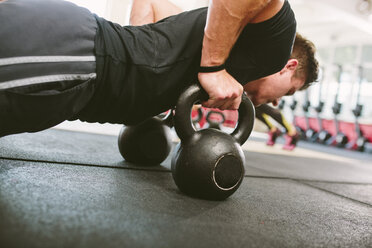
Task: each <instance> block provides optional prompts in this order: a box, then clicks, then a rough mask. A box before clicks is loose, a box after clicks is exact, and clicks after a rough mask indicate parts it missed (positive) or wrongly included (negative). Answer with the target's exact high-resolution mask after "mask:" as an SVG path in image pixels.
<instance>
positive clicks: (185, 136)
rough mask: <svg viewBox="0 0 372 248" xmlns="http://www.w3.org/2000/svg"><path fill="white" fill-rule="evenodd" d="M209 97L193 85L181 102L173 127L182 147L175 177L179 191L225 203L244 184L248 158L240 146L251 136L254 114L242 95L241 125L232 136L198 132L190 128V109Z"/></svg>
mask: <svg viewBox="0 0 372 248" xmlns="http://www.w3.org/2000/svg"><path fill="white" fill-rule="evenodd" d="M207 97H208V96H207V94H206V93H205V91H204V90H202V89H201V87H200V86H199V85H192V86H191V87H189V88H188V89H187V90H186V91H185V92H184V93H183V94H182V95H181V96H180V98H179V99H178V102H177V105H176V110H175V115H174V127H175V130H176V132H177V135H178V136H179V138H180V139H181V143H179V144H178V145H177V148H176V152H175V153H174V155H173V158H172V166H171V168H172V176H173V179H174V181H175V183H176V185H177V186H178V188H179V189H180V190H181V191H182V192H184V193H186V194H188V195H190V196H194V197H198V198H203V199H208V200H223V199H226V198H227V197H229V196H230V195H231V194H233V193H234V192H235V191H236V190H237V189H238V188H239V186H240V184H241V182H242V180H243V177H244V165H245V157H244V153H243V150H242V148H241V145H242V144H243V143H244V142H245V141H246V140H247V139H248V137H249V135H250V134H251V132H252V129H253V124H254V117H255V112H254V111H255V110H254V107H253V104H252V102H251V101H250V100H249V98H248V97H247V96H246V95H243V98H242V103H241V105H240V108H239V120H238V125H237V127H236V128H235V130H234V131H233V132H232V133H231V134H227V133H224V132H222V131H220V130H217V129H212V128H208V129H202V130H198V131H196V130H195V129H194V128H193V126H192V124H191V118H190V113H191V108H192V106H193V104H194V103H195V102H197V101H201V100H205V99H207Z"/></svg>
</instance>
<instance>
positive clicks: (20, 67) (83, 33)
mask: <svg viewBox="0 0 372 248" xmlns="http://www.w3.org/2000/svg"><path fill="white" fill-rule="evenodd" d="M0 23H1V28H0V37H2V38H1V39H0V136H5V135H9V134H14V133H21V132H36V131H40V130H43V129H46V128H49V127H52V126H54V125H57V124H58V123H60V122H62V121H64V120H67V119H69V118H72V117H73V116H74V115H76V114H77V113H78V112H79V111H81V109H82V108H83V107H84V106H85V105H86V104H87V102H89V100H90V99H91V97H92V96H93V93H94V88H95V83H96V57H95V53H94V39H95V37H96V31H97V23H96V20H95V18H94V16H93V15H92V14H91V13H90V12H89V11H88V10H86V9H84V8H80V7H77V6H76V5H74V4H72V3H70V2H67V1H59V0H49V1H43V0H10V1H5V2H1V3H0Z"/></svg>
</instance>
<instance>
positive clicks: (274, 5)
mask: <svg viewBox="0 0 372 248" xmlns="http://www.w3.org/2000/svg"><path fill="white" fill-rule="evenodd" d="M283 4H284V0H272V1H271V2H270V3H269V4H268V5H267V6H266V7H265V8H264V9H263V10H262V11H261V12H260V13H258V14H257V15H256V16H255V17H254V18H253V19H252V20H251V21H250V22H251V23H258V22H263V21H266V20H268V19H270V18H271V17H273V16H274V15H276V13H278V12H279V11H280V9H281V8H282V7H283Z"/></svg>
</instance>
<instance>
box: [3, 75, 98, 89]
mask: <svg viewBox="0 0 372 248" xmlns="http://www.w3.org/2000/svg"><path fill="white" fill-rule="evenodd" d="M96 77H97V75H96V73H90V74H62V75H50V76H41V77H32V78H23V79H18V80H12V81H7V82H2V83H0V90H5V89H10V88H15V87H21V86H27V85H32V84H41V83H50V82H60V81H74V80H82V81H84V80H88V79H93V78H96Z"/></svg>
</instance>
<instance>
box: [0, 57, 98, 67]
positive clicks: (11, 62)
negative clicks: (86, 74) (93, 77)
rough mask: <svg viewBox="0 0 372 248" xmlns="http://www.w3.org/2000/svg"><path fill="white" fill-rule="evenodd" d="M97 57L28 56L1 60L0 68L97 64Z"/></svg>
mask: <svg viewBox="0 0 372 248" xmlns="http://www.w3.org/2000/svg"><path fill="white" fill-rule="evenodd" d="M95 61H96V57H95V56H27V57H11V58H0V66H7V65H15V64H30V63H59V62H95Z"/></svg>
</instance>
